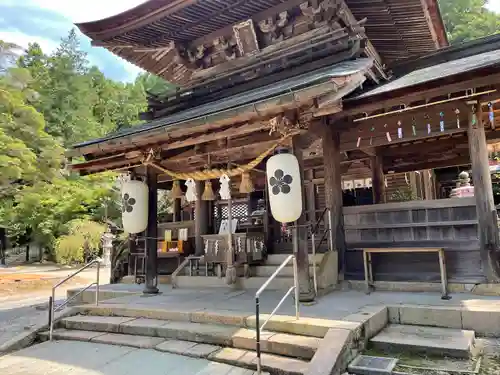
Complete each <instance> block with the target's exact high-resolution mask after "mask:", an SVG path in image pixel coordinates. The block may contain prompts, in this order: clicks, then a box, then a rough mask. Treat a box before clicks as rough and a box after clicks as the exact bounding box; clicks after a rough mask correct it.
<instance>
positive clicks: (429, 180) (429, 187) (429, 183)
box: [421, 169, 435, 200]
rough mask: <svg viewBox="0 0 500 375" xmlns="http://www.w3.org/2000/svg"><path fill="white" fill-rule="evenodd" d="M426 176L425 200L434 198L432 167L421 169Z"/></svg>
mask: <svg viewBox="0 0 500 375" xmlns="http://www.w3.org/2000/svg"><path fill="white" fill-rule="evenodd" d="M421 173H423V176H424V191H425V200H431V199H434V191H435V190H434V182H433V174H434V171H433V170H432V169H426V170H424V171H421Z"/></svg>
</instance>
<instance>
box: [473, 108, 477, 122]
mask: <svg viewBox="0 0 500 375" xmlns="http://www.w3.org/2000/svg"><path fill="white" fill-rule="evenodd" d="M476 123H477V117H476V106H472V125H476Z"/></svg>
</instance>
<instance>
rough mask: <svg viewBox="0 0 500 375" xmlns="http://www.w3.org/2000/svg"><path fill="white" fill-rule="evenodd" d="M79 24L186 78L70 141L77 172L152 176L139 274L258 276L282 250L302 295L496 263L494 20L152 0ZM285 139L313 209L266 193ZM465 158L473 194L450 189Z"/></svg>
mask: <svg viewBox="0 0 500 375" xmlns="http://www.w3.org/2000/svg"><path fill="white" fill-rule="evenodd" d="M77 26H78V27H79V28H80V30H81V31H82V32H83V33H84V34H85V35H87V36H88V37H89V38H90V39H91V40H92V44H93V45H94V46H96V48H97V47H101V48H106V49H108V50H109V51H110V52H112V53H114V54H115V55H117V56H120V57H121V58H123V59H125V60H127V61H129V62H131V63H133V64H135V65H137V66H138V67H140V68H142V69H144V70H146V71H148V72H150V73H152V74H155V75H157V76H159V77H162V78H164V79H165V80H166V81H168V82H169V83H172V84H173V85H175V90H172V91H171V92H167V93H165V94H158V95H152V94H150V95H149V97H148V101H149V105H148V110H147V112H145V113H143V114H141V116H142V119H143V120H144V123H143V124H141V125H138V126H135V127H130V128H125V129H121V130H119V131H117V132H115V133H112V134H109V135H107V136H105V137H103V138H100V139H95V140H90V141H88V142H84V143H81V144H77V145H75V146H73V147H72V148H71V150H69V151H68V155H69V156H70V157H71V158H72V165H71V168H72V169H73V170H74V171H77V172H78V173H79V174H80V175H89V174H94V173H99V172H103V171H117V172H119V173H126V174H127V176H128V178H129V179H130V180H131V181H141V182H143V183H145V184H147V190H148V194H147V196H148V204H147V205H148V207H147V208H148V209H147V218H146V219H145V220H147V227H146V229H145V231H144V232H143V233H139V234H135V235H131V236H130V241H129V242H130V244H129V245H130V261H129V273H130V275H131V276H132V277H133V278H134V279H137V278H141V277H144V279H145V284H146V289H145V292H148V293H155V292H156V291H157V284H158V281H160V282H161V281H162V280H163V278H162V277H163V276H164V275H165V276H166V275H170V277H171V282H172V283H176V284H177V285H180V286H182V285H199V286H200V287H203V286H204V285H206V286H209V285H218V283H220V284H221V286H224V285H225V283H226V282H227V283H229V284H234V285H239V286H242V287H246V288H253V287H257V288H258V287H259V286H260V285H261V284H262V282H263V281H265V280H266V278H267V277H268V276H269V275H270V274H271V273H272V272H273V270H275V269H276V267H277V266H279V264H280V263H279V262H276V261H275V259H280V258H279V257H278V255H283V254H295V256H296V259H297V263H298V271H299V280H300V297H301V300H304V301H306V300H311V299H314V297H315V295H316V294H317V293H318V290H319V289H328V288H331V287H335V286H336V285H337V284H338V283H339V282H340V281H341V280H352V281H356V280H365V281H366V284H367V287H370V286H371V284H373V283H374V282H375V283H376V282H377V281H391V282H429V283H436V284H439V283H442V284H443V285H444V288H445V290H444V291H443V295H444V296H445V295H446V285H447V283H448V282H450V283H461V284H483V283H496V282H497V281H498V280H499V276H500V270H499V260H498V254H499V251H500V249H499V236H498V227H497V215H496V208H495V202H494V197H493V189H492V178H491V174H490V161H489V154H490V152H491V150H495V144H496V142H497V141H496V140H497V139H499V138H500V132H499V133H497V131H498V130H496V124H499V126H500V109H499V108H500V92H499V91H498V90H499V87H500V86H499V84H500V36H493V37H488V38H484V39H480V40H476V41H473V42H470V43H465V44H461V45H456V46H449V45H448V40H447V37H446V32H445V29H444V25H443V21H442V18H441V15H440V12H439V8H438V4H437V0H405V1H402V0H323V1H321V0H310V1H304V0H245V1H239V0H226V1H221V0H150V1H147V2H145V3H143V4H141V5H139V6H137V7H135V8H133V9H130V10H128V11H125V12H123V13H121V14H118V15H116V16H113V17H110V18H107V19H103V20H99V21H94V22H88V23H82V24H78V25H77ZM285 150H286V151H287V152H288V153H291V154H293V155H294V156H295V157H296V159H297V160H298V163H299V165H300V179H299V180H300V182H301V184H300V188H301V189H302V191H301V195H302V197H303V199H302V204H303V209H302V215H301V216H300V218H298V220H297V221H296V222H295V223H289V224H286V225H283V224H281V223H279V222H277V221H276V220H275V219H274V218H273V215H271V211H270V207H269V201H270V199H272V194H273V191H274V190H275V189H274V185H276V186H277V185H279V186H278V187H277V188H276V189H278V188H279V189H281V190H279V191H282V192H283V191H287V189H289V187H288V185H289V184H291V182H292V179H291V178H289V177H290V176H288V177H286V174H284V173H283V172H282V171H281V173H280V172H276V173H275V174H274V175H272V176H269V175H266V163H267V161H268V159H269V158H270V157H272V156H273V155H274V154H277V153H280V152H284V151H285ZM462 171H469V172H471V173H470V177H471V180H472V181H471V184H472V187H473V194H469V196H464V197H458V195H457V194H452V195H453V197H450V194H451V193H452V189H455V188H456V181H457V178H458V175H459V173H460V172H462ZM285 172H286V171H285ZM223 176H225V177H224V178H227V179H222V180H221V177H223ZM466 177H467V176H465V177H464V178H465V179H466ZM272 179H274V180H272ZM299 180H297V181H299ZM294 181H295V179H294ZM463 183H464V184H465V185H467V186H469V185H468V183H469V182H468V181H463ZM224 184H226V186H224ZM273 184H274V185H273ZM465 185H464V186H465ZM284 186H285V187H284ZM270 187H271V191H270ZM283 189H285V190H283ZM165 191H166V192H168V193H167V194H169V196H170V198H172V199H173V207H172V210H171V212H169V213H167V214H165V215H162V216H159V215H158V211H157V207H158V205H157V201H158V196H159V195H161V194H164V192H165ZM127 194H128V193H127ZM122 198H124V204H135V203H136V202H135V199H133V202H132V201H130V197H129V195H127V196H126V197H125V196H123V194H122ZM127 202H128V203H127ZM124 207H125V206H124ZM130 210H132V208H130ZM132 212H133V211H130V213H132ZM134 215H135V213H134ZM130 217H133V216H130ZM294 231H296V236H297V238H296V241H294V240H293V238H294V235H293V234H294ZM228 237H229V238H230V240H229V241H228V240H227V238H228ZM229 269H231V270H233V269H234V270H235V274H236V276H237V277H236V278H234V277H233V278H231V277H229V278H227V277H225V274H226V273H227V272H228V270H229ZM226 276H227V275H226ZM193 280H195V281H196V282H197V283H198V284H193V283H192V281H193ZM183 283H185V284H183Z"/></svg>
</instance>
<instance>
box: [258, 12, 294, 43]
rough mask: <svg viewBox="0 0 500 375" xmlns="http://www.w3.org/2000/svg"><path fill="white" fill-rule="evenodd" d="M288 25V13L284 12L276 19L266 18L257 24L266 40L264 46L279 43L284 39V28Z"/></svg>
mask: <svg viewBox="0 0 500 375" xmlns="http://www.w3.org/2000/svg"><path fill="white" fill-rule="evenodd" d="M287 24H288V12H287V11H284V12H281V13H279V14H278V16H277V17H268V18H266V19H264V20H262V21H260V22H259V29H260V31H262V33H264V37H265V38H266V39H267V40H266V42H267V43H266V44H271V43H274V42H280V41H282V40H283V38H284V36H285V35H284V28H285V26H286V25H287Z"/></svg>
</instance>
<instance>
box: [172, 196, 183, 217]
mask: <svg viewBox="0 0 500 375" xmlns="http://www.w3.org/2000/svg"><path fill="white" fill-rule="evenodd" d="M173 219H174V222H179V221H182V207H181V199H180V198H174V215H173Z"/></svg>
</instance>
